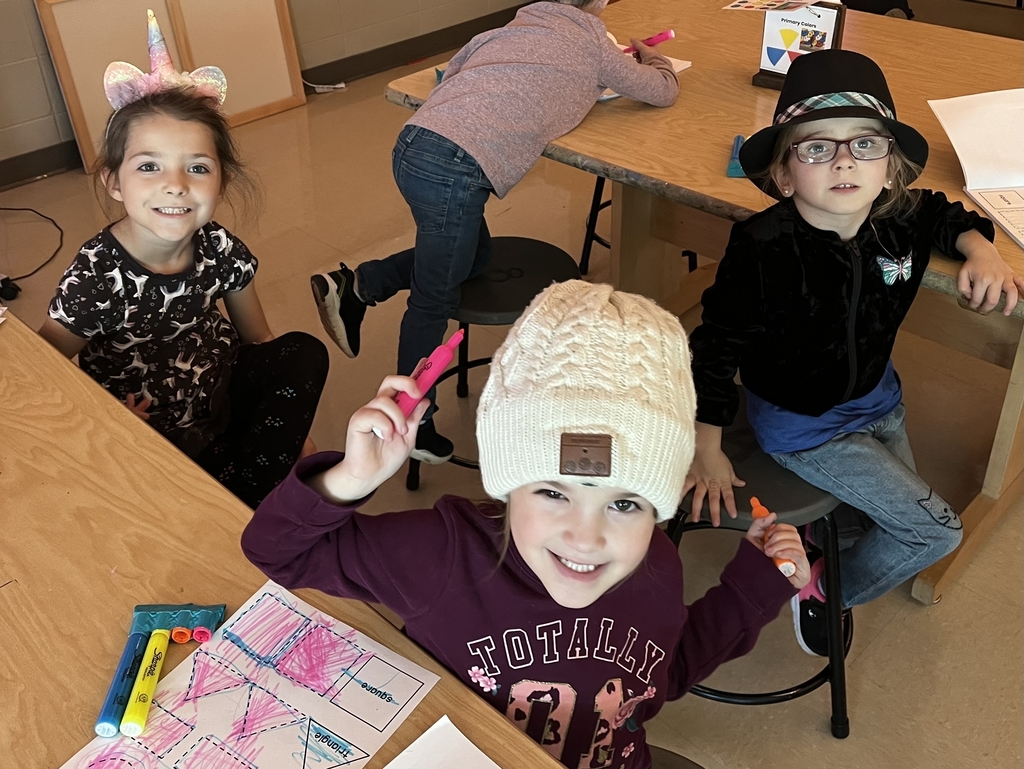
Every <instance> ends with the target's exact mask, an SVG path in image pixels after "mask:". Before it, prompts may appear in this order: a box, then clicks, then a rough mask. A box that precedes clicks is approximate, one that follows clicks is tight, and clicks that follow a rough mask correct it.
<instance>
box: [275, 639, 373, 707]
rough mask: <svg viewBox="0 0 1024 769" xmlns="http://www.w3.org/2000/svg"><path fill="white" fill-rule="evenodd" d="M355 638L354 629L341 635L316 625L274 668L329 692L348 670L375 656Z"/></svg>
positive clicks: (304, 684) (303, 683) (318, 692)
mask: <svg viewBox="0 0 1024 769" xmlns="http://www.w3.org/2000/svg"><path fill="white" fill-rule="evenodd" d="M354 638H355V631H350V632H347V633H345V634H343V635H339V634H338V633H335V632H334V631H333V630H331V629H330V628H328V627H324V626H323V625H316V626H315V627H313V628H312V629H311V630H310V631H309V632H308V633H306V634H305V635H303V636H302V637H301V638H299V640H298V641H296V642H295V643H294V644H293V645H292V647H291V648H290V649H289V650H288V651H287V653H285V655H284V656H283V657H281V659H280V661H279V662H278V663H277V665H275V668H276V669H277V672H278V673H280V674H281V675H283V676H285V677H286V678H290V679H291V680H293V681H295V682H296V683H297V684H301V685H302V686H305V687H306V688H307V689H312V690H313V691H314V692H316V693H317V694H321V695H326V694H327V692H328V691H330V689H331V687H332V686H333V685H334V684H335V683H336V682H337V681H338V679H339V678H341V677H342V675H344V673H345V671H347V670H349V669H351V668H352V667H354V666H356V665H357V664H359V663H360V662H362V661H365V660H366V659H367V658H369V657H370V656H372V655H371V654H370V652H367V651H366V650H365V649H362V648H360V647H359V646H357V645H356V644H355V642H354Z"/></svg>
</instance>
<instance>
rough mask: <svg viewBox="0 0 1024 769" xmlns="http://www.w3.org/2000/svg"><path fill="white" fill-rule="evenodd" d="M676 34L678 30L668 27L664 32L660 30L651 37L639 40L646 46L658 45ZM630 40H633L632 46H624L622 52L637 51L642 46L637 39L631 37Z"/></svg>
mask: <svg viewBox="0 0 1024 769" xmlns="http://www.w3.org/2000/svg"><path fill="white" fill-rule="evenodd" d="M675 36H676V31H675V30H674V29H666V30H665V31H664V32H659V33H658V34H656V35H654V36H653V37H649V38H647V39H646V40H641V41H639V42H640V43H642V44H643V45H646V46H655V45H658V44H659V43H664V42H665V41H666V40H671V39H672V38H674V37H675ZM629 42H631V43H632V45H630V46H628V47H626V48H623V49H622V52H623V53H636V52H637V51H638V50H639V49H640V46H638V45H637V40H635V39H631V40H630V41H629Z"/></svg>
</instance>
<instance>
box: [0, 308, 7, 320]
mask: <svg viewBox="0 0 1024 769" xmlns="http://www.w3.org/2000/svg"><path fill="white" fill-rule="evenodd" d="M5 312H7V308H6V307H4V306H3V305H2V304H0V323H3V322H4V321H5V320H7V318H5V317H4V313H5Z"/></svg>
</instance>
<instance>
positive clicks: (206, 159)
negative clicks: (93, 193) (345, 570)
mask: <svg viewBox="0 0 1024 769" xmlns="http://www.w3.org/2000/svg"><path fill="white" fill-rule="evenodd" d="M149 55H150V69H151V71H150V72H149V73H145V72H142V71H141V70H139V69H137V68H135V67H134V66H132V65H131V64H127V63H125V62H115V63H113V64H111V65H110V66H109V67H107V71H106V74H105V76H104V89H105V91H106V94H107V99H108V100H109V101H110V104H111V106H113V108H114V113H113V114H112V115H111V117H110V121H109V123H108V124H107V131H106V135H105V136H104V141H103V147H102V152H101V157H100V166H99V181H100V182H101V183H102V185H103V187H104V189H105V191H106V194H107V195H108V196H109V197H110V198H111V199H112V200H114V201H116V202H117V203H120V204H121V205H123V206H124V216H123V217H122V218H120V219H118V220H117V221H115V222H114V223H113V224H111V225H110V226H108V227H105V228H104V229H103V231H102V232H100V233H99V234H98V235H97V236H96V237H94V238H92V239H91V240H89V241H88V242H87V243H86V244H85V245H84V246H82V248H81V250H80V251H79V252H78V254H77V256H76V257H75V259H74V260H73V261H72V263H71V266H70V267H68V269H67V271H66V272H65V273H64V277H63V279H62V280H61V282H60V285H59V287H58V288H57V291H56V293H55V294H54V297H53V299H52V301H51V302H50V307H49V317H48V318H47V320H46V321H45V323H44V324H43V326H42V328H41V329H40V331H39V333H40V334H41V335H42V336H43V337H44V338H45V339H46V340H48V341H49V342H50V343H51V344H52V345H53V346H54V347H56V348H57V349H58V350H60V351H61V352H62V353H64V355H66V356H67V357H69V358H72V357H74V356H75V355H78V356H79V365H80V366H81V367H82V368H83V369H84V370H85V371H86V372H87V373H88V374H89V375H90V376H91V377H92V378H93V379H95V380H96V381H97V382H99V383H100V384H101V385H103V386H104V387H105V388H106V389H107V390H108V391H110V393H111V394H112V395H114V397H116V398H117V399H118V400H121V401H123V402H124V403H125V404H126V405H127V407H128V408H129V409H131V410H132V412H133V413H135V414H136V415H138V416H139V417H140V418H141V419H143V420H145V421H147V422H148V423H149V425H150V426H151V427H153V428H154V429H155V430H157V431H158V432H159V433H161V434H162V435H163V436H165V437H166V438H167V439H169V440H170V441H171V442H173V443H174V444H175V445H176V446H178V447H179V448H180V449H181V450H182V451H184V452H185V453H186V454H188V455H189V456H190V457H192V458H193V459H195V461H196V462H197V463H198V464H199V465H200V466H201V467H203V468H204V469H205V470H206V471H207V472H209V473H210V474H211V475H213V476H214V477H215V478H217V480H219V481H220V482H221V483H223V484H224V485H225V486H226V487H227V488H228V489H229V490H230V491H231V492H233V493H234V494H235V495H237V496H238V497H239V498H240V499H241V500H242V501H244V502H245V503H247V504H248V505H250V506H252V507H256V506H257V505H258V504H259V503H260V501H261V500H262V499H263V497H264V496H266V494H267V493H268V492H269V491H270V490H271V489H272V488H274V486H276V485H277V484H278V482H280V481H281V480H282V479H283V478H284V477H285V476H286V475H287V474H288V471H289V470H290V469H291V467H292V465H293V464H295V462H296V460H298V458H299V457H300V456H304V455H305V454H307V453H312V452H313V451H314V450H315V447H313V445H312V443H311V442H310V440H309V438H308V435H309V428H310V425H311V424H312V421H313V415H314V413H315V412H316V407H317V403H318V402H319V399H320V392H321V390H322V389H323V385H324V381H325V380H326V378H327V366H328V358H327V350H326V348H325V347H324V345H323V344H322V343H321V342H320V341H319V340H317V339H315V338H314V337H312V336H309V335H308V334H304V333H300V332H291V333H288V334H285V335H284V336H282V337H279V338H275V337H274V334H273V333H272V332H271V331H270V328H269V327H268V325H267V320H266V317H265V316H264V314H263V308H262V306H261V305H260V300H259V297H258V296H257V294H256V287H255V284H254V283H253V279H254V277H255V273H256V269H257V266H258V262H257V260H256V257H255V256H253V255H252V254H251V253H250V252H249V249H248V248H246V246H245V244H244V243H242V241H241V240H239V239H238V238H237V237H235V236H234V235H232V234H231V233H230V232H228V231H227V230H226V229H225V228H224V227H222V226H221V225H219V224H218V223H217V222H215V221H213V214H214V211H215V210H216V208H217V205H218V203H220V201H221V198H222V197H223V196H224V195H225V194H226V193H227V192H228V191H229V189H231V188H234V189H236V190H241V192H242V197H243V199H244V200H245V201H249V200H251V199H252V198H253V197H254V193H255V188H254V186H253V184H252V182H251V180H250V179H249V177H248V176H247V175H246V172H245V169H244V167H243V165H242V164H241V162H240V161H239V159H238V152H237V149H236V147H235V144H234V142H233V140H232V138H231V135H230V133H229V130H228V125H227V122H226V121H225V118H224V115H223V113H222V112H221V111H220V105H221V104H222V103H223V101H224V97H225V94H226V90H227V83H226V80H225V78H224V73H223V72H221V71H220V70H219V69H217V68H216V67H202V68H201V69H198V70H196V71H194V72H192V73H188V72H178V71H177V70H175V68H174V65H173V64H172V63H171V58H170V55H169V54H168V52H167V44H166V42H165V41H164V37H163V35H162V34H161V33H160V27H159V26H158V25H157V22H156V18H155V17H154V16H153V12H152V11H150V12H149ZM218 300H223V302H224V307H225V308H226V310H227V316H228V317H224V315H222V314H221V312H220V310H219V309H218V304H217V303H218Z"/></svg>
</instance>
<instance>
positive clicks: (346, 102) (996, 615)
mask: <svg viewBox="0 0 1024 769" xmlns="http://www.w3.org/2000/svg"><path fill="white" fill-rule="evenodd" d="M445 58H446V57H438V59H437V61H442V60H444V59H445ZM432 63H433V61H432V60H428V61H426V62H421V63H419V64H417V65H415V67H406V68H400V69H397V70H393V71H391V72H389V73H384V74H382V75H378V76H375V77H372V78H367V79H365V80H361V81H358V82H356V83H353V84H352V85H351V86H350V87H349V89H348V90H347V91H344V92H340V93H336V94H330V95H324V96H315V97H313V98H312V99H311V100H310V102H309V104H308V105H307V106H306V107H304V108H300V109H295V110H292V111H290V112H287V113H284V114H281V115H277V116H274V117H270V118H267V119H265V120H261V121H259V122H257V123H253V124H250V125H247V126H243V127H241V128H240V129H238V131H237V138H238V140H239V142H240V144H241V146H242V149H243V151H244V154H245V156H246V157H247V158H248V159H249V161H250V163H251V166H252V168H253V169H254V170H255V171H256V172H257V173H258V175H259V177H260V180H261V182H262V184H263V187H264V189H265V190H266V206H265V210H264V211H263V213H262V215H261V216H259V218H258V220H257V221H252V222H240V223H237V224H236V223H234V220H233V217H232V215H231V212H230V210H226V209H225V210H224V211H222V213H221V216H219V217H218V218H219V219H220V220H221V221H222V222H224V223H225V224H227V225H228V226H229V227H230V228H232V229H234V231H235V232H236V233H238V234H239V235H240V236H241V237H242V238H243V239H244V240H245V241H246V242H247V244H248V245H249V246H250V248H251V249H252V250H253V252H254V253H256V254H257V255H258V256H259V257H260V260H261V263H260V271H259V274H258V285H259V290H260V295H261V297H262V300H263V304H264V307H265V308H266V310H267V315H268V317H269V320H270V323H271V326H272V327H273V328H274V329H275V330H276V331H278V332H284V331H286V330H290V329H302V330H305V331H308V332H310V333H313V334H317V335H318V336H320V337H321V338H324V339H325V341H326V336H325V335H324V334H323V331H322V330H321V328H320V325H319V323H318V320H317V314H316V310H315V308H314V305H313V302H312V300H311V298H310V293H309V287H308V285H309V284H308V276H309V274H310V273H312V272H317V271H321V270H325V269H328V268H330V267H331V266H332V265H334V264H335V263H336V262H337V261H339V260H344V261H346V262H347V263H348V264H349V265H350V266H351V265H354V264H356V263H359V262H361V261H364V260H366V259H371V258H378V257H381V256H386V255H387V254H389V253H391V252H393V251H396V250H398V249H401V248H405V247H408V246H409V245H411V244H412V241H413V232H414V230H413V226H412V219H411V217H410V215H409V212H408V209H407V208H406V207H405V204H404V202H403V200H402V198H401V196H400V195H399V193H398V191H397V189H396V188H395V185H394V182H393V180H392V178H391V173H390V150H391V146H392V143H393V141H394V138H395V136H396V135H397V134H398V131H399V128H400V127H401V125H402V123H403V122H404V121H405V120H406V118H407V117H408V113H407V112H405V111H404V110H403V109H401V108H399V107H396V106H393V105H391V104H388V103H387V102H386V101H385V100H384V98H383V96H382V94H383V90H384V85H385V83H386V82H387V81H388V80H390V79H392V78H394V77H399V76H401V75H404V74H407V73H408V72H411V71H413V70H414V69H418V68H421V67H424V66H427V65H429V64H432ZM592 190H593V179H592V178H591V177H589V176H587V175H586V174H584V173H582V172H579V171H576V170H573V169H570V168H567V167H565V166H561V165H558V164H555V163H552V162H549V161H546V160H542V161H541V162H540V163H538V165H537V167H536V168H535V169H534V170H533V171H532V172H531V173H530V175H529V176H528V177H527V178H526V179H525V180H524V181H523V182H522V183H521V184H520V185H519V186H518V187H516V189H515V190H514V191H513V192H512V193H511V194H510V195H509V196H508V197H507V198H506V199H505V200H502V201H499V200H496V199H492V201H491V203H490V204H489V206H488V214H487V216H488V222H489V225H490V227H491V231H492V232H493V233H494V234H497V235H512V234H517V235H529V236H532V237H537V238H541V239H544V240H547V241H550V242H552V243H555V244H556V245H558V246H561V247H563V248H565V249H566V250H568V251H569V252H570V253H572V254H578V253H579V251H580V247H581V244H582V239H583V224H584V220H585V218H586V215H587V210H588V206H589V202H590V196H591V193H592ZM0 206H21V207H35V208H38V209H40V210H41V211H43V212H45V213H47V214H49V215H50V216H53V217H54V218H55V219H57V220H58V221H59V222H60V224H61V226H62V227H63V228H64V231H65V238H64V247H63V249H62V250H61V252H60V254H59V255H58V257H57V258H56V259H55V260H54V261H53V262H52V263H51V264H50V265H48V266H47V267H46V268H44V269H43V270H41V271H40V272H39V274H38V275H36V276H34V277H32V278H28V279H25V280H23V281H21V286H22V288H23V293H22V294H21V296H20V297H19V298H18V299H17V300H15V301H14V302H12V303H11V311H12V312H14V313H15V314H17V315H18V316H19V317H21V318H22V319H23V320H24V321H26V322H27V323H28V324H29V325H31V326H33V327H38V325H39V324H40V323H41V322H42V320H43V318H44V314H45V310H46V305H47V303H48V301H49V299H50V296H51V295H52V292H53V290H54V287H55V286H56V284H57V282H58V280H59V278H60V275H61V273H62V272H63V270H64V268H65V267H66V265H67V264H68V262H69V261H70V259H71V258H72V255H73V254H74V253H75V251H76V249H77V248H78V246H79V245H80V244H81V243H82V242H84V241H85V240H87V239H88V238H89V237H91V236H92V235H93V234H95V232H97V231H98V230H99V229H100V228H101V227H102V226H103V225H104V224H105V222H106V221H107V220H106V218H105V216H104V214H103V212H102V210H101V208H100V206H99V205H98V203H97V201H96V198H95V196H94V194H93V191H92V187H91V182H90V180H89V179H88V178H87V177H86V176H85V175H84V174H83V173H81V172H74V173H67V174H63V175H60V176H56V177H52V178H49V179H44V180H41V181H37V182H34V183H32V184H29V185H25V186H22V187H19V188H16V189H12V190H8V191H6V192H3V193H0ZM607 216H609V214H607V213H605V214H603V215H602V219H603V221H602V227H603V229H604V234H606V235H607V230H608V228H609V222H608V221H607V219H606V217H607ZM55 245H56V235H55V233H54V232H53V231H52V229H50V228H49V225H48V224H45V223H43V224H39V223H36V222H35V221H34V220H33V219H32V218H31V217H30V216H27V215H20V214H14V213H9V212H2V214H0V272H2V273H8V274H12V275H18V274H22V273H24V272H28V271H29V270H30V269H32V268H34V267H35V266H36V265H37V264H38V263H39V262H40V261H42V259H44V258H45V257H46V256H47V255H49V253H51V252H52V249H53V248H54V247H55ZM607 276H608V256H607V252H606V251H605V250H604V249H602V248H600V247H596V248H595V251H594V258H593V262H592V270H591V276H590V278H591V279H592V280H595V281H601V280H602V279H607ZM403 310H404V301H403V300H402V299H400V298H398V299H395V300H393V301H391V302H389V303H387V304H384V305H382V306H380V307H379V308H377V309H374V310H372V311H371V312H370V313H369V314H368V316H367V319H366V322H365V324H364V326H363V334H364V337H363V340H364V341H363V354H362V355H361V356H360V357H359V359H357V360H354V361H352V360H349V359H347V358H346V357H344V355H343V354H342V353H341V352H340V351H339V350H336V349H333V350H332V357H331V365H332V369H331V374H330V379H329V380H328V384H327V388H326V391H325V393H324V398H323V400H322V402H321V406H320V410H319V413H318V415H317V420H316V423H315V425H314V429H313V438H314V440H315V441H316V443H317V444H318V445H319V446H320V447H321V448H333V449H340V448H342V443H343V440H344V432H345V424H346V421H347V418H348V415H349V414H350V413H351V412H352V411H353V410H354V409H355V408H357V407H358V406H359V405H361V404H362V403H364V402H365V401H366V400H368V399H369V398H370V397H371V396H372V394H373V393H374V391H375V389H376V387H377V385H378V383H379V381H380V379H381V378H382V377H383V376H384V375H385V374H388V373H390V372H391V371H392V370H393V368H394V364H395V351H396V345H397V331H398V324H399V319H400V317H401V315H402V312H403ZM696 320H697V318H696V314H695V313H692V312H691V313H690V314H688V315H687V317H686V318H684V321H685V322H686V323H687V326H688V327H689V328H692V327H693V325H694V324H695V322H696ZM1011 332H1012V329H1011ZM503 333H504V330H503V329H474V332H473V343H472V344H473V352H474V355H476V354H488V353H490V352H491V351H492V350H493V349H494V348H495V347H496V346H497V344H498V343H499V342H500V340H501V338H502V336H503ZM990 343H991V344H995V345H1002V346H1004V347H1005V346H1006V344H1007V342H1006V340H1005V339H1003V338H996V339H995V340H994V341H992V342H990ZM896 361H897V364H898V366H899V368H900V371H901V374H902V376H903V379H904V384H905V388H906V396H907V404H908V410H909V418H908V423H909V430H910V436H911V440H912V441H913V443H914V445H915V448H916V451H917V455H918V464H919V466H920V468H921V472H922V474H923V475H924V476H925V477H926V478H928V479H930V480H931V481H932V483H934V485H935V487H936V489H937V490H938V491H939V492H940V493H941V494H943V495H944V496H945V497H946V498H947V499H948V500H949V501H950V502H951V503H952V504H954V505H955V506H959V507H961V508H962V507H963V506H964V505H965V504H966V503H967V501H968V500H969V499H970V498H971V497H972V496H973V494H974V493H975V491H976V489H977V488H978V487H979V486H980V483H981V478H982V476H983V473H984V466H985V462H986V460H987V455H988V451H989V448H990V446H991V436H992V433H993V430H994V428H995V424H996V420H997V419H998V414H999V405H1000V403H1001V400H1002V392H1003V390H1004V388H1005V387H1006V383H1007V381H1008V372H1007V371H1006V370H1005V369H1002V368H998V367H996V366H993V365H990V364H987V363H984V362H981V361H978V360H976V359H973V358H970V357H967V356H966V355H963V354H961V353H958V352H954V351H951V350H948V349H945V348H942V347H939V346H938V345H936V344H934V343H932V342H929V341H926V340H924V339H921V338H920V337H915V336H913V335H910V334H905V335H904V336H903V337H901V339H900V342H899V345H898V348H897V351H896ZM485 375H486V374H485V373H483V372H482V371H478V372H477V373H476V374H475V375H474V377H473V380H472V387H473V389H474V391H475V392H477V393H478V392H479V390H480V388H481V386H482V384H483V379H484V377H485ZM0 376H2V372H0ZM442 397H443V400H442V411H441V412H440V415H439V416H438V425H439V428H440V429H441V431H442V432H444V433H446V434H448V435H450V436H451V437H452V438H453V439H454V440H455V441H456V446H457V448H458V450H459V451H460V452H465V453H467V454H472V453H473V451H474V447H473V445H472V443H473V408H474V406H475V400H474V399H473V398H472V397H471V398H470V399H469V400H468V401H465V402H461V403H458V402H456V401H457V399H456V398H455V395H454V393H450V392H446V393H444V394H443V396H442ZM442 493H457V494H463V495H467V496H470V497H479V496H482V495H483V489H482V487H481V486H480V483H479V479H478V476H477V475H476V474H475V473H474V472H472V471H468V470H463V469H460V468H458V467H454V466H450V465H449V466H443V467H439V468H425V469H424V472H423V484H422V486H421V488H420V490H419V491H418V492H416V493H410V492H408V491H406V489H405V487H404V483H403V479H402V478H401V477H398V478H395V479H392V481H390V482H389V483H388V484H387V485H386V486H385V488H384V489H383V490H382V493H380V494H379V495H378V496H377V497H376V498H375V500H374V502H373V505H372V508H373V509H374V510H376V511H385V510H393V509H403V508H407V507H410V506H428V505H430V504H432V502H433V501H434V499H436V498H437V497H438V496H440V495H441V494H442ZM1022 518H1024V504H1021V503H1020V502H1018V503H1016V504H1015V505H1014V506H1013V508H1012V509H1011V510H1010V511H1009V513H1008V514H1007V515H1006V517H1005V518H1004V520H1003V521H1002V522H1001V523H1000V524H999V525H998V527H997V528H996V530H995V532H994V533H993V535H992V537H991V539H990V540H989V541H988V542H987V543H986V544H985V545H984V546H983V547H982V549H981V550H980V551H979V552H978V554H977V555H976V557H975V558H974V560H973V562H972V564H971V566H970V567H969V568H968V569H967V570H966V571H965V572H964V574H963V575H962V576H961V577H960V578H959V579H958V580H957V582H956V583H955V584H954V585H953V586H952V587H950V588H949V590H948V591H947V592H946V593H945V595H944V597H943V599H942V601H941V603H939V604H937V605H935V606H930V607H925V606H922V605H920V604H918V603H916V602H915V601H913V600H912V599H911V597H910V586H909V584H907V585H904V586H903V587H901V588H899V589H897V590H895V591H893V592H892V593H891V594H889V595H887V596H885V597H883V598H881V599H879V600H878V601H875V602H874V603H872V604H870V605H868V606H864V607H861V608H858V609H857V610H856V612H855V618H856V632H855V636H854V644H853V648H852V650H851V653H850V659H849V663H848V671H849V672H848V678H849V697H850V717H851V724H852V732H851V735H850V737H849V739H847V740H845V741H839V740H835V739H833V738H832V737H831V736H830V734H829V730H828V720H827V715H828V691H827V689H824V688H823V689H819V690H818V691H817V692H815V693H814V694H812V695H810V696H808V697H805V698H803V699H802V700H798V701H796V702H791V703H787V704H783V705H776V706H771V707H756V708H741V707H737V706H731V705H723V704H718V703H714V702H709V701H706V700H702V699H699V698H696V697H686V698H684V699H683V700H681V701H679V702H676V703H672V704H670V705H669V706H668V707H666V708H665V710H664V711H663V712H662V714H661V716H660V717H659V718H658V719H656V720H655V721H654V722H652V723H651V724H650V725H649V728H650V737H651V741H652V742H653V743H654V744H657V745H661V746H664V747H666V748H669V749H672V750H675V751H677V752H679V753H682V754H684V755H686V756H688V757H690V758H691V759H693V760H695V761H697V762H698V763H700V764H701V765H702V766H704V767H706V769H726V768H728V769H736V768H738V767H750V768H751V769H753V768H754V767H772V768H780V767H786V769H811V767H819V766H828V767H830V768H832V769H840V768H846V767H849V768H850V769H853V768H854V767H858V768H859V767H872V769H888V768H890V767H891V768H892V769H897V768H899V769H959V768H961V767H971V769H1012V768H1014V767H1020V766H1021V765H1022V745H1021V742H1022V677H1024V676H1022V657H1024V655H1022V651H1024V639H1022V624H1024V623H1022V618H1024V600H1022V596H1024V589H1022V587H1024V580H1022V555H1024V544H1022V540H1024V538H1022ZM737 536H738V535H735V534H728V533H714V532H713V533H707V532H699V533H695V534H691V535H688V536H687V538H686V540H685V541H684V543H683V547H682V557H683V559H684V563H685V564H686V573H687V579H688V583H687V596H688V597H689V598H690V599H691V600H692V599H693V598H695V597H697V596H699V595H700V594H701V593H702V592H703V591H704V590H705V589H706V588H707V587H709V586H710V585H712V584H714V582H715V581H716V580H717V576H718V574H719V572H720V570H721V566H722V565H723V564H724V562H725V561H726V560H727V559H728V558H729V556H730V554H731V552H732V550H733V548H734V547H735V540H736V538H737ZM816 664H817V663H816V662H815V661H814V660H812V659H811V658H810V657H808V656H806V655H805V654H804V653H803V652H801V651H800V650H799V648H798V647H797V646H796V644H795V642H794V640H793V637H792V620H791V616H790V614H789V611H788V609H787V610H785V611H784V612H783V615H782V616H781V617H780V618H779V620H778V621H777V622H775V623H774V624H773V625H771V626H769V627H768V628H767V629H766V631H765V632H764V634H763V636H762V639H761V641H760V642H759V644H758V646H757V648H756V649H755V651H754V652H753V653H752V654H751V655H749V656H748V657H747V658H745V659H742V660H738V661H736V662H733V663H730V664H728V665H726V666H725V667H723V668H722V669H721V670H719V671H718V672H716V673H715V675H714V676H713V678H712V679H711V683H712V685H719V686H723V687H728V686H731V685H732V686H736V687H738V688H741V689H745V690H758V689H768V688H780V687H783V686H786V685H788V684H791V683H795V682H796V681H798V680H803V679H804V678H805V677H807V676H808V675H809V674H811V673H813V672H814V670H815V669H816Z"/></svg>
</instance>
